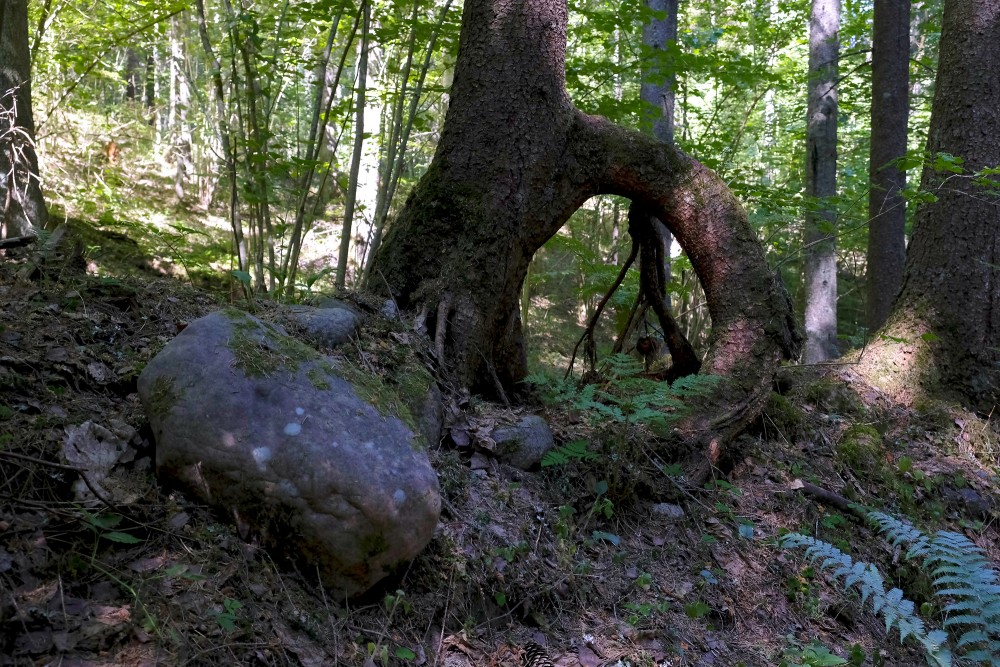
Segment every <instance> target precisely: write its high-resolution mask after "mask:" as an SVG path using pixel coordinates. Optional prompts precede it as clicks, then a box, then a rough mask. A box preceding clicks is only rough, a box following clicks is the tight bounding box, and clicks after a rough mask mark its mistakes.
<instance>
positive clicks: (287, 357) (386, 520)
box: [139, 310, 441, 596]
mask: <svg viewBox="0 0 1000 667" xmlns="http://www.w3.org/2000/svg"><path fill="white" fill-rule="evenodd" d="M139 395H140V398H141V399H142V402H143V405H144V406H145V408H146V413H147V415H148V416H149V419H150V423H151V425H152V428H153V433H154V436H155V438H156V465H157V471H158V473H159V475H160V476H161V477H162V478H165V479H168V480H173V481H174V482H175V483H179V484H180V485H181V486H182V487H184V488H185V489H186V490H188V491H189V492H192V493H194V494H196V495H197V496H198V497H199V498H201V499H202V500H204V501H205V502H207V503H209V504H211V505H212V506H214V507H216V508H218V509H220V510H222V511H224V512H227V513H235V516H237V517H238V520H239V522H241V523H244V522H245V523H246V524H247V526H248V527H249V528H250V529H251V530H252V531H254V532H255V533H256V534H257V535H258V536H259V538H260V539H261V542H262V543H263V544H264V545H266V546H268V547H271V548H274V549H277V550H278V551H280V552H283V553H284V554H285V555H286V556H288V557H290V558H292V559H302V560H304V561H306V562H307V563H308V564H309V565H311V566H316V567H318V570H319V572H320V574H321V577H322V579H323V582H324V584H325V585H327V586H328V587H329V588H331V589H332V590H333V591H334V592H335V593H340V594H343V595H347V596H353V595H357V594H360V593H362V592H364V591H366V590H368V589H369V588H370V587H371V586H373V585H374V584H375V583H376V582H378V581H379V580H380V579H382V578H383V577H384V576H385V575H387V574H388V573H389V572H391V571H392V569H393V568H394V567H395V566H397V565H399V564H400V563H402V562H405V561H407V560H410V559H412V558H413V557H414V556H415V555H416V554H417V553H418V552H419V551H420V550H421V549H422V548H423V547H424V546H425V545H426V544H427V543H428V542H429V541H430V539H431V537H432V535H433V532H434V528H435V526H436V525H437V520H438V515H439V514H440V505H441V499H440V496H439V493H438V481H437V476H436V475H435V473H434V470H433V469H432V468H431V465H430V463H429V461H428V459H427V456H426V453H425V452H424V451H422V450H420V449H418V448H417V447H416V446H415V442H416V441H417V438H415V436H414V435H413V432H412V431H411V430H410V429H409V428H408V427H407V426H406V425H405V424H404V423H403V422H401V421H400V420H399V419H397V418H396V417H394V416H390V415H384V414H382V413H380V412H379V411H378V410H377V409H376V408H374V407H373V406H372V405H370V404H368V403H367V402H365V401H364V400H362V399H361V398H360V397H359V396H358V393H356V391H355V389H354V387H352V385H351V384H350V383H349V382H348V381H346V380H345V379H343V378H342V377H340V375H339V374H338V371H337V368H336V367H335V366H334V362H333V361H332V360H331V359H329V358H327V357H323V356H321V355H319V354H318V353H317V352H315V351H314V350H312V349H311V348H309V347H307V346H305V345H303V344H301V343H299V342H297V341H295V340H293V339H291V338H289V337H288V336H286V335H285V334H284V332H283V331H282V330H281V329H280V328H279V327H275V326H273V325H269V324H265V323H263V322H261V321H259V320H257V319H256V318H253V317H251V316H249V315H247V314H246V313H242V312H240V311H236V310H226V311H222V312H217V313H213V314H211V315H208V316H207V317H204V318H202V319H199V320H197V321H195V322H192V323H191V324H190V325H189V326H188V327H187V328H186V329H185V330H184V331H183V332H182V333H181V334H180V335H178V336H177V337H176V338H175V339H174V340H173V341H171V342H170V343H169V344H168V345H167V346H166V347H165V348H164V349H163V351H162V352H161V353H160V354H159V355H157V356H156V357H155V358H154V359H153V360H152V361H151V362H150V363H149V364H148V365H147V366H146V368H145V369H144V370H143V372H142V375H141V376H140V378H139Z"/></svg>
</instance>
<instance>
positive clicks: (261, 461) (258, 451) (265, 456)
mask: <svg viewBox="0 0 1000 667" xmlns="http://www.w3.org/2000/svg"><path fill="white" fill-rule="evenodd" d="M252 453H253V460H254V462H255V463H256V464H257V469H258V470H260V471H262V472H263V471H264V470H266V469H267V462H268V461H270V460H271V456H272V453H271V448H270V447H254V449H253V452H252Z"/></svg>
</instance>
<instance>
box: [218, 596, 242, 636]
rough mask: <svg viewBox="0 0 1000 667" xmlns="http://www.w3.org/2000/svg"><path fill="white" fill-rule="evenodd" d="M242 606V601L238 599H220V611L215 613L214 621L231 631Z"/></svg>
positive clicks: (234, 627) (234, 626)
mask: <svg viewBox="0 0 1000 667" xmlns="http://www.w3.org/2000/svg"><path fill="white" fill-rule="evenodd" d="M242 608H243V603H242V602H240V601H239V600H234V599H232V598H226V599H225V600H223V601H222V611H220V612H219V613H217V614H216V615H215V622H216V623H218V624H219V627H220V628H222V629H223V630H225V631H226V632H232V631H233V630H235V629H236V620H237V619H238V618H239V613H240V609H242Z"/></svg>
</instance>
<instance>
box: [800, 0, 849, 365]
mask: <svg viewBox="0 0 1000 667" xmlns="http://www.w3.org/2000/svg"><path fill="white" fill-rule="evenodd" d="M839 31H840V0H813V3H812V18H811V20H810V23H809V102H808V109H807V117H808V119H807V123H806V195H807V196H808V201H809V204H810V209H809V210H807V212H806V231H805V258H806V260H805V282H806V316H805V320H806V336H807V339H806V349H805V354H804V360H805V362H806V363H809V364H814V363H819V362H823V361H826V360H828V359H833V358H835V357H837V356H839V352H838V349H837V246H836V232H835V229H836V224H837V217H836V212H835V211H834V208H833V203H832V198H833V196H834V195H836V194H837V87H836V84H837V61H838V52H839V50H840V45H839V42H840V37H839Z"/></svg>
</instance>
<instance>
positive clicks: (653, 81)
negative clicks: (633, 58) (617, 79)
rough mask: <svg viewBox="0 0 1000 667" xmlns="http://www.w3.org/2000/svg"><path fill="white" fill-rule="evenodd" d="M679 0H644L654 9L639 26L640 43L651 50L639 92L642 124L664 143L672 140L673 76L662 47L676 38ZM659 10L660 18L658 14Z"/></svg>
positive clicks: (644, 66) (667, 45)
mask: <svg viewBox="0 0 1000 667" xmlns="http://www.w3.org/2000/svg"><path fill="white" fill-rule="evenodd" d="M678 2H679V0H646V7H647V8H648V9H649V11H650V12H656V15H654V16H653V17H652V18H650V19H649V21H647V22H646V24H645V25H643V26H642V45H643V48H644V49H648V50H649V51H651V57H650V58H649V60H648V61H647V62H645V63H644V64H643V73H642V86H641V87H640V89H639V96H640V97H641V98H642V101H643V102H645V103H646V104H647V105H649V106H647V107H645V108H644V109H643V125H644V127H648V128H649V129H650V130H651V132H652V134H653V136H654V137H656V138H657V139H659V140H660V141H662V142H664V143H668V144H669V143H673V141H674V100H675V98H676V95H675V94H674V85H675V83H676V77H675V76H674V68H673V66H672V65H671V66H667V65H666V63H665V62H664V60H665V55H666V54H665V53H664V51H665V50H666V49H667V48H668V47H669V45H670V44H671V43H673V42H676V41H677V5H678ZM660 14H663V17H662V18H661V17H660V16H659V15H660Z"/></svg>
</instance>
